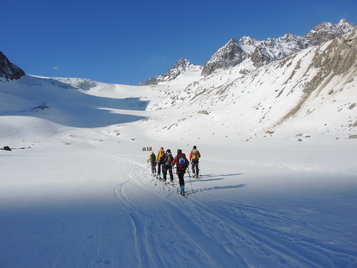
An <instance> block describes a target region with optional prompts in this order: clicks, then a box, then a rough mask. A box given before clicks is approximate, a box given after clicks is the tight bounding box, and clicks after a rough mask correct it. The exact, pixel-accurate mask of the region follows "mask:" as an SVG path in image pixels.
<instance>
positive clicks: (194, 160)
mask: <svg viewBox="0 0 357 268" xmlns="http://www.w3.org/2000/svg"><path fill="white" fill-rule="evenodd" d="M200 157H201V154H200V151H198V150H197V147H196V145H195V146H193V149H192V150H191V152H190V161H191V165H192V174H193V177H194V178H198V173H199V169H198V162H199V159H200Z"/></svg>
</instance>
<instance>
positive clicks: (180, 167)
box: [172, 153, 190, 173]
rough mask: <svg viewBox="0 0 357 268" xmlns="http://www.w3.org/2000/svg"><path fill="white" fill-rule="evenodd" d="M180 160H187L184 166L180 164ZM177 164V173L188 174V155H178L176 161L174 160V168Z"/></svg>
mask: <svg viewBox="0 0 357 268" xmlns="http://www.w3.org/2000/svg"><path fill="white" fill-rule="evenodd" d="M180 158H183V159H184V160H185V163H184V164H180V163H179V160H180ZM175 164H176V170H177V173H185V172H186V168H187V167H188V166H189V164H190V162H189V161H188V159H187V158H186V155H185V154H184V153H181V154H178V155H177V156H176V157H175V158H174V160H172V166H174V165H175Z"/></svg>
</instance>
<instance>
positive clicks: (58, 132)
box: [0, 36, 357, 268]
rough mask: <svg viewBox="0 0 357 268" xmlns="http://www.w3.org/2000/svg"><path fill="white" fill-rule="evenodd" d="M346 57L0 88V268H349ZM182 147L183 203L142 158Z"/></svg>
mask: <svg viewBox="0 0 357 268" xmlns="http://www.w3.org/2000/svg"><path fill="white" fill-rule="evenodd" d="M344 40H352V41H348V42H347V43H345V42H344ZM355 42H356V38H355V37H352V36H349V38H347V39H346V38H344V39H339V40H337V41H334V42H328V43H325V44H324V45H321V46H319V47H315V48H311V49H310V50H306V51H303V52H301V53H298V54H295V55H293V56H291V57H290V58H288V59H286V60H284V61H281V62H277V63H271V64H270V65H268V66H264V67H261V68H259V69H257V70H256V71H254V72H252V73H250V74H245V75H244V74H243V73H240V72H239V71H237V69H236V67H234V68H232V69H229V70H221V71H219V72H217V73H216V74H215V75H212V76H207V77H204V78H202V77H201V76H200V75H199V73H198V72H196V71H195V72H183V73H181V74H180V75H179V76H178V77H177V78H176V79H174V80H172V81H167V82H163V83H160V84H158V85H156V86H126V85H111V84H105V83H99V82H95V81H91V80H86V79H75V78H45V77H34V76H30V75H27V76H25V77H23V78H22V79H20V80H14V81H5V80H2V81H0V138H1V141H2V146H5V145H7V146H10V147H11V148H13V150H12V151H11V152H9V151H5V150H0V166H1V177H0V198H1V202H0V214H1V218H0V266H1V267H6V268H7V267H9V268H10V267H11V268H13V267H356V265H357V250H356V248H357V247H356V246H357V236H356V234H357V230H356V227H357V225H356V223H357V208H356V206H355V204H356V202H357V194H356V193H357V184H356V182H357V166H356V161H355V159H357V152H356V148H357V147H356V145H357V144H356V142H357V139H349V137H350V136H353V135H355V131H356V126H355V123H354V122H355V121H356V120H357V115H356V111H357V110H356V109H357V107H356V108H355V106H354V105H353V104H354V103H355V99H356V86H357V85H356V81H355V77H356V73H355V72H356V65H355V61H353V59H355V58H353V57H356V56H355V54H353V52H354V51H355V46H356V43H355ZM337 48H338V50H337ZM353 48H354V49H353ZM336 51H338V53H333V52H336ZM323 55H325V56H323ZM339 55H340V56H343V57H342V58H343V59H352V60H351V61H349V60H346V61H341V60H339V61H338V62H339V63H341V64H337V65H335V64H333V63H334V62H335V60H334V59H336V57H337V58H338V56H339ZM328 59H330V60H328ZM320 63H321V64H320ZM322 63H325V64H322ZM342 63H343V64H342ZM325 66H330V67H331V66H332V67H331V68H329V69H326V68H325ZM333 66H343V69H340V68H339V67H338V68H337V67H336V68H337V69H334V68H335V67H333ZM347 67H348V68H347ZM328 70H334V71H333V72H330V73H329V72H328ZM342 70H343V71H342ZM320 78H321V79H320ZM316 79H319V80H316ZM314 81H318V82H315V83H313V82H314ZM305 93H306V94H305ZM297 107H298V108H299V109H295V108H297ZM326 117H327V118H326ZM267 131H268V133H267ZM273 132H274V133H273ZM298 139H301V140H302V141H303V142H299V141H298ZM247 140H248V142H247ZM193 145H197V146H198V149H199V150H200V151H201V154H202V159H201V162H200V167H201V174H202V177H201V178H200V179H198V180H196V179H190V178H189V177H188V176H187V175H186V177H185V178H186V190H187V192H188V197H187V198H184V197H182V196H180V195H179V194H177V192H176V186H175V187H171V186H168V185H164V184H162V183H161V182H158V181H156V180H155V179H154V178H153V177H151V175H150V174H149V173H150V172H149V168H148V165H147V162H146V160H147V158H148V156H149V153H150V151H151V150H150V151H147V149H150V148H148V147H152V150H153V151H155V152H157V150H158V149H159V147H160V146H164V147H165V149H167V148H170V149H171V150H172V151H173V152H176V149H178V148H181V149H183V151H184V152H185V153H187V154H188V153H189V150H190V149H191V148H192V146H193ZM143 148H145V151H143ZM175 183H176V185H177V178H175Z"/></svg>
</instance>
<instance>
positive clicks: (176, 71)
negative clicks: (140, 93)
mask: <svg viewBox="0 0 357 268" xmlns="http://www.w3.org/2000/svg"><path fill="white" fill-rule="evenodd" d="M194 68H195V65H193V64H192V63H191V62H190V61H189V60H187V59H184V58H182V59H180V60H179V61H178V62H177V63H176V64H175V65H174V66H173V67H172V68H171V69H170V70H169V71H168V72H167V73H165V74H162V75H158V76H155V77H153V78H151V79H150V80H148V81H147V82H145V83H142V84H140V85H157V84H158V83H160V82H166V81H171V80H174V79H175V78H177V77H178V76H179V75H180V74H182V73H184V72H185V71H188V70H191V69H194Z"/></svg>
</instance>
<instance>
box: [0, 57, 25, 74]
mask: <svg viewBox="0 0 357 268" xmlns="http://www.w3.org/2000/svg"><path fill="white" fill-rule="evenodd" d="M24 75H25V72H24V71H23V70H22V69H20V68H19V67H17V66H16V65H15V64H13V63H11V62H10V61H9V60H8V58H7V57H6V56H5V55H4V54H3V53H2V52H1V51H0V77H3V78H5V79H7V80H14V79H15V80H16V79H20V78H21V77H22V76H24Z"/></svg>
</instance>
